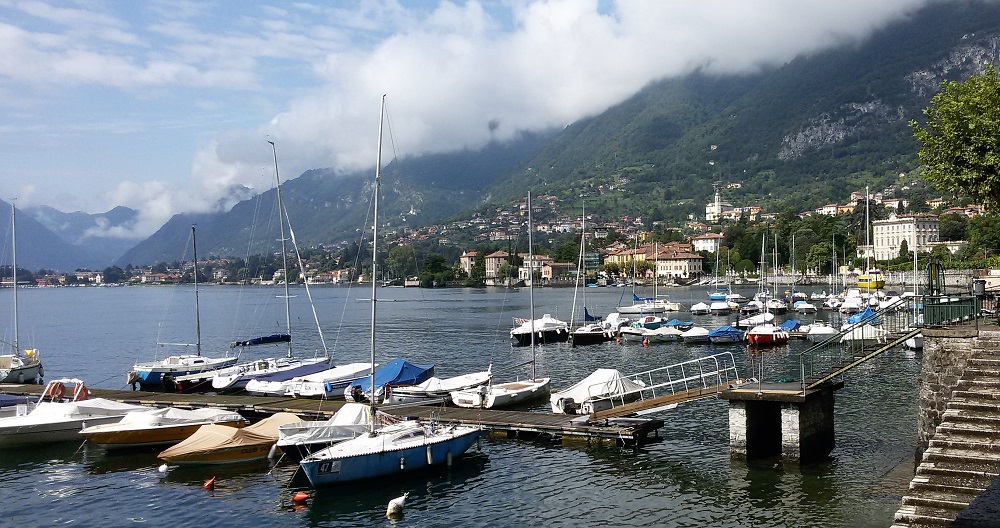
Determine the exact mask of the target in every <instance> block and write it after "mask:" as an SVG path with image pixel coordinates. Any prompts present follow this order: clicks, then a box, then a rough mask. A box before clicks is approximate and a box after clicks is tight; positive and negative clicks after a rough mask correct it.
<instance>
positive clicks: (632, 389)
mask: <svg viewBox="0 0 1000 528" xmlns="http://www.w3.org/2000/svg"><path fill="white" fill-rule="evenodd" d="M645 386H646V385H645V384H644V383H643V382H642V381H640V380H630V379H628V378H627V377H626V376H625V375H623V374H622V373H621V372H619V371H618V370H616V369H610V368H602V369H597V370H596V371H594V372H593V373H592V374H591V375H589V376H587V377H586V378H584V379H582V380H580V381H579V382H577V383H575V384H573V385H572V386H570V387H567V388H565V389H562V390H559V391H556V392H553V393H552V395H551V396H550V397H549V404H550V407H551V408H552V412H554V413H557V414H593V413H594V412H597V411H601V410H606V409H610V408H612V407H614V406H615V404H618V405H621V404H622V403H626V402H630V401H634V400H636V399H638V398H639V396H640V395H641V394H640V391H642V389H643V388H644V387H645Z"/></svg>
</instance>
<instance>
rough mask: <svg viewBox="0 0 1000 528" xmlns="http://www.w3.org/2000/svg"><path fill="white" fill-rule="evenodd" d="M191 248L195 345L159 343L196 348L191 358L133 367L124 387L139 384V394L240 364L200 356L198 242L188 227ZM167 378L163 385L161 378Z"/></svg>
mask: <svg viewBox="0 0 1000 528" xmlns="http://www.w3.org/2000/svg"><path fill="white" fill-rule="evenodd" d="M191 247H192V253H193V255H192V257H193V263H194V268H193V270H194V271H193V275H194V313H195V315H194V318H195V337H196V341H195V343H194V345H191V344H189V343H158V344H159V345H160V346H182V347H190V346H194V347H195V353H194V354H177V355H171V356H167V357H165V358H163V359H160V360H155V361H147V362H143V363H136V364H135V365H133V366H132V370H131V371H129V372H128V373H127V383H128V384H130V385H133V387H134V384H135V383H138V384H139V388H140V389H142V390H157V389H163V388H167V389H169V390H172V388H173V380H172V379H171V378H175V377H177V376H184V375H187V374H194V373H198V372H205V371H209V370H216V369H220V368H224V367H228V366H230V365H235V364H236V362H237V361H239V355H234V356H229V355H226V356H223V357H214V358H213V357H207V356H202V355H201V311H200V307H199V305H198V242H197V237H196V236H195V228H194V226H191ZM165 376H166V377H168V379H167V380H166V381H168V382H169V383H164V377H165Z"/></svg>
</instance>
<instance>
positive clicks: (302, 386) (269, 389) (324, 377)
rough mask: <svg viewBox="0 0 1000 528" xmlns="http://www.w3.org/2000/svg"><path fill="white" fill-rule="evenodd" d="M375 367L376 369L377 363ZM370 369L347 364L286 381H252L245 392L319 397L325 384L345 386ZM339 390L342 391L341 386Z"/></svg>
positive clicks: (367, 364) (364, 365) (368, 364)
mask: <svg viewBox="0 0 1000 528" xmlns="http://www.w3.org/2000/svg"><path fill="white" fill-rule="evenodd" d="M375 366H376V367H377V366H378V363H376V364H375ZM370 368H371V364H370V363H348V364H346V365H338V366H336V367H333V368H329V369H326V370H323V371H320V372H317V373H315V374H309V375H308V376H299V377H295V378H292V379H290V380H287V381H266V380H257V379H252V380H250V381H249V382H247V387H246V390H247V392H249V393H251V394H275V395H281V396H284V395H289V396H321V395H325V394H326V392H327V391H326V387H325V386H326V384H327V383H330V384H342V385H346V384H348V383H350V382H352V381H354V380H356V379H358V378H360V377H362V376H364V375H365V374H367V373H368V370H369V369H370ZM340 389H341V391H342V390H343V386H341V387H340Z"/></svg>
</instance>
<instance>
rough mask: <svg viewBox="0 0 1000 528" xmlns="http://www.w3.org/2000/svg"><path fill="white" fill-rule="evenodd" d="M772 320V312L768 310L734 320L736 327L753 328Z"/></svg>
mask: <svg viewBox="0 0 1000 528" xmlns="http://www.w3.org/2000/svg"><path fill="white" fill-rule="evenodd" d="M773 321H774V314H773V313H770V312H764V313H759V314H757V315H751V316H750V317H747V318H744V319H739V320H737V321H736V324H735V325H734V326H736V327H737V328H753V327H755V326H758V325H762V324H770V323H772V322H773Z"/></svg>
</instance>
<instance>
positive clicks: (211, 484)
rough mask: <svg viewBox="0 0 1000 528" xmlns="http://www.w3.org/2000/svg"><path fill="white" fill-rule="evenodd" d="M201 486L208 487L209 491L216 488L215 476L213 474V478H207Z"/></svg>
mask: <svg viewBox="0 0 1000 528" xmlns="http://www.w3.org/2000/svg"><path fill="white" fill-rule="evenodd" d="M201 487H203V488H205V489H207V490H209V491H212V490H214V489H215V477H214V476H213V477H212V478H210V479H208V480H206V481H205V483H204V484H202V485H201Z"/></svg>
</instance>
